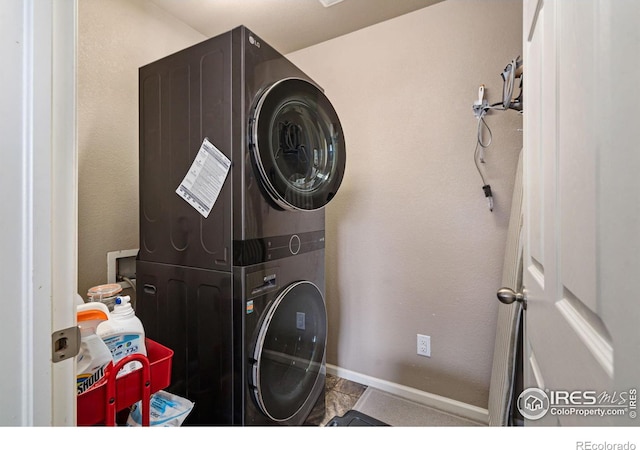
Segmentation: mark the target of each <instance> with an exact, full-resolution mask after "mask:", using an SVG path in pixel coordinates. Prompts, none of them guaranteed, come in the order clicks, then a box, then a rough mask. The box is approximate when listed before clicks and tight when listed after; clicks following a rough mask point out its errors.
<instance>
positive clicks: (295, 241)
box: [289, 234, 300, 255]
mask: <svg viewBox="0 0 640 450" xmlns="http://www.w3.org/2000/svg"><path fill="white" fill-rule="evenodd" d="M289 251H290V252H291V254H292V255H297V254H298V252H299V251H300V238H299V237H298V235H297V234H294V235H293V236H291V239H289Z"/></svg>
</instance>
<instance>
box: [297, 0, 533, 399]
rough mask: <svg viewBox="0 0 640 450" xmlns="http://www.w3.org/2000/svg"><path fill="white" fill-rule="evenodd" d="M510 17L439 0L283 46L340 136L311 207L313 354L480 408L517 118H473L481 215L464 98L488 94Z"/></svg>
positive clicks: (494, 96) (513, 17)
mask: <svg viewBox="0 0 640 450" xmlns="http://www.w3.org/2000/svg"><path fill="white" fill-rule="evenodd" d="M521 14H522V9H521V2H519V1H482V2H478V1H475V0H474V1H472V0H468V1H463V0H448V1H445V2H443V3H439V4H436V5H434V6H431V7H428V8H426V9H422V10H420V11H417V12H415V13H411V14H408V15H405V16H402V17H399V18H397V19H393V20H390V21H387V22H385V23H382V24H379V25H376V26H373V27H370V28H367V29H364V30H361V31H358V32H355V33H352V34H349V35H346V36H343V37H340V38H337V39H335V40H332V41H329V42H325V43H322V44H320V45H316V46H314V47H310V48H307V49H304V50H301V51H298V52H295V53H293V54H290V55H288V56H289V57H290V59H291V60H292V61H293V62H294V63H296V64H297V65H298V66H300V67H301V68H302V69H303V70H304V71H305V72H307V73H308V74H309V75H310V76H311V77H313V78H314V79H315V80H316V81H317V82H318V83H319V84H320V85H322V86H323V87H324V88H325V90H326V93H327V95H328V97H329V98H330V99H331V101H332V102H333V104H334V106H335V108H336V110H337V112H338V115H339V116H340V118H341V121H342V124H343V127H344V130H345V136H346V141H347V172H346V176H345V180H344V184H343V186H342V188H341V190H340V191H339V192H338V195H337V196H336V198H335V199H334V200H333V201H332V202H331V203H330V204H329V205H328V207H327V208H328V209H327V217H328V219H327V220H328V223H327V263H326V264H327V308H328V311H329V344H328V345H329V347H328V355H327V361H328V363H330V364H334V365H337V366H339V367H341V368H344V369H348V370H352V371H355V372H358V373H361V374H364V375H367V376H371V377H375V378H379V379H382V380H386V381H391V382H394V383H399V384H401V385H405V386H409V387H412V388H415V389H419V390H422V391H427V392H431V393H435V394H439V395H442V396H445V397H449V398H452V399H455V400H459V401H462V402H466V403H469V404H473V405H476V406H479V407H483V408H486V407H487V399H488V389H489V380H490V375H491V361H492V355H493V343H494V335H495V323H496V314H497V309H496V307H497V300H496V296H495V293H496V290H497V289H498V288H499V287H500V278H501V270H502V258H503V254H504V246H505V239H506V230H507V221H508V215H509V208H510V201H511V193H512V188H513V179H514V174H515V165H516V161H517V155H518V152H519V149H520V148H521V145H522V133H521V132H520V131H519V130H518V129H519V128H521V127H522V118H521V116H520V115H519V114H517V113H516V112H514V111H507V112H493V113H491V114H489V115H488V116H487V123H488V124H489V126H490V127H491V130H492V132H493V143H492V145H491V146H490V148H489V150H488V151H487V154H486V161H487V163H486V167H485V169H486V174H487V177H488V182H489V183H490V184H491V186H492V188H493V191H494V196H495V209H494V211H493V213H490V212H489V210H488V208H487V204H486V202H485V199H484V196H483V193H482V189H481V186H482V182H481V180H480V177H479V175H478V173H477V171H476V168H475V165H474V162H473V151H474V148H475V143H476V126H477V121H476V119H475V117H474V116H473V113H472V108H471V105H472V103H473V101H474V100H475V99H476V98H477V91H478V86H479V85H480V84H485V85H486V86H487V95H488V97H489V101H490V102H496V101H499V100H501V95H502V79H501V77H500V75H499V74H500V73H501V72H502V70H503V69H504V67H505V66H506V64H507V63H508V62H509V61H510V60H511V59H512V58H514V57H516V56H518V55H521V48H522V45H521V37H522V18H521ZM417 333H421V334H427V335H430V336H431V347H432V348H431V352H432V356H431V358H424V357H420V356H417V355H416V334H417Z"/></svg>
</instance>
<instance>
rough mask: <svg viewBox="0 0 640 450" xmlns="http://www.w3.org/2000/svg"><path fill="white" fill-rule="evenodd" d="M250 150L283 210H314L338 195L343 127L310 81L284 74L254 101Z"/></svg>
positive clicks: (264, 180)
mask: <svg viewBox="0 0 640 450" xmlns="http://www.w3.org/2000/svg"><path fill="white" fill-rule="evenodd" d="M250 127H251V130H250V139H251V148H252V152H253V157H254V160H255V163H256V165H257V167H258V170H259V172H260V176H261V178H262V184H263V186H264V188H265V190H266V192H267V193H268V194H269V196H270V197H271V199H272V200H273V201H274V202H275V203H276V204H277V205H278V206H280V207H282V208H283V209H292V210H316V209H320V208H322V207H324V206H325V205H326V204H327V203H328V202H329V201H331V199H332V198H333V197H334V195H336V193H337V191H338V188H339V187H340V183H341V182H342V178H343V175H344V169H345V143H344V136H343V134H342V127H341V125H340V121H339V120H338V115H337V114H336V112H335V110H334V109H333V106H332V105H331V103H330V102H329V100H328V99H327V97H326V96H325V95H324V93H323V92H322V91H321V90H320V89H319V88H318V87H316V86H315V85H313V84H312V83H310V82H308V81H305V80H301V79H298V78H288V79H284V80H281V81H279V82H277V83H274V84H273V85H272V86H271V87H269V88H268V89H267V90H266V91H265V92H264V93H263V94H262V95H261V96H260V99H259V100H258V103H257V105H256V107H255V109H254V113H253V117H252V118H251V121H250Z"/></svg>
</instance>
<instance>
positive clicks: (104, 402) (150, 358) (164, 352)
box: [77, 338, 173, 426]
mask: <svg viewBox="0 0 640 450" xmlns="http://www.w3.org/2000/svg"><path fill="white" fill-rule="evenodd" d="M145 346H146V348H147V356H146V357H145V356H144V355H131V356H128V357H127V358H124V359H122V360H121V361H119V362H118V364H116V366H114V369H113V371H112V372H111V376H108V378H110V379H108V380H107V381H106V382H104V383H100V385H99V386H96V387H93V388H91V389H89V390H88V391H86V392H84V393H82V394H81V395H78V397H77V408H78V412H77V424H78V426H88V425H99V424H106V425H113V424H114V420H115V419H114V414H115V412H117V411H121V410H123V409H126V408H128V407H130V406H131V405H133V404H134V403H136V402H138V401H140V400H143V405H142V413H143V418H144V417H145V416H146V419H147V420H148V417H149V403H148V400H149V399H148V396H149V395H151V394H153V393H154V392H158V391H159V390H161V389H164V388H166V387H167V386H169V383H170V382H171V360H172V358H173V350H171V349H169V348H167V347H164V346H163V345H160V344H158V343H157V342H155V341H152V340H151V339H148V338H147V339H145ZM125 360H126V361H125ZM131 360H138V361H140V362H142V364H143V367H142V368H141V369H138V370H135V371H133V372H131V373H128V374H127V375H124V376H122V377H120V378H115V375H116V374H117V373H118V371H119V370H120V368H121V367H122V366H123V365H124V364H126V362H128V361H131ZM114 381H115V389H114Z"/></svg>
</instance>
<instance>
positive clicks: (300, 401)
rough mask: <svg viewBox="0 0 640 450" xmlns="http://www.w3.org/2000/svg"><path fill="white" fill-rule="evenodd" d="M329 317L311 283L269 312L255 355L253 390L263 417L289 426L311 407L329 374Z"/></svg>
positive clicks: (287, 293) (285, 294) (285, 295)
mask: <svg viewBox="0 0 640 450" xmlns="http://www.w3.org/2000/svg"><path fill="white" fill-rule="evenodd" d="M326 339H327V313H326V309H325V305H324V299H323V297H322V293H321V292H320V290H319V289H318V287H317V286H316V285H315V284H313V283H310V282H308V281H300V282H296V283H293V284H291V285H289V286H288V287H287V288H285V289H284V290H283V291H282V292H281V293H280V295H278V297H277V299H276V300H275V301H274V302H273V303H272V304H271V306H270V307H269V308H268V310H267V312H266V315H265V317H264V320H263V322H262V326H261V328H260V332H259V334H258V339H257V342H256V346H255V351H254V355H253V358H254V361H255V362H254V365H253V370H252V385H253V387H254V394H255V399H256V401H257V403H258V405H259V406H260V409H261V410H262V412H263V413H264V414H265V415H267V416H268V417H269V418H271V419H272V420H274V421H279V422H281V421H286V420H288V419H290V418H291V417H293V416H294V415H295V414H296V413H297V412H298V411H300V409H301V408H302V407H303V406H304V405H305V403H306V402H307V399H308V398H309V396H310V394H311V392H312V390H313V387H314V386H315V384H316V381H317V379H318V377H319V375H320V373H321V372H320V371H321V370H323V363H324V352H325V345H326Z"/></svg>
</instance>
